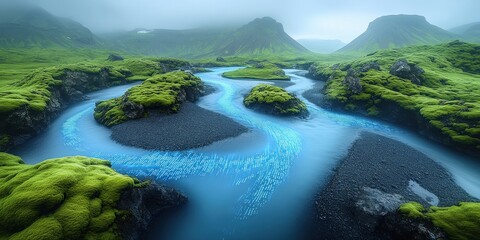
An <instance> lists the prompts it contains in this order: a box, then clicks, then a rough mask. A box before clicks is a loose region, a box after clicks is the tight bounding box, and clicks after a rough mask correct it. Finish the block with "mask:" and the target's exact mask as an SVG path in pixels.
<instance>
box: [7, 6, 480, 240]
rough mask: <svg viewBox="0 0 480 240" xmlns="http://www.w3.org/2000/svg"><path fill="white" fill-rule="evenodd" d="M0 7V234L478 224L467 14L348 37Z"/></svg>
mask: <svg viewBox="0 0 480 240" xmlns="http://www.w3.org/2000/svg"><path fill="white" fill-rule="evenodd" d="M0 12H1V13H2V14H1V16H0V223H1V224H0V239H159V238H160V239H186V240H195V239H285V240H287V239H405V238H409V239H432V238H433V239H436V238H438V239H476V236H478V235H479V234H480V233H479V232H478V229H480V222H479V221H478V219H479V217H480V203H479V199H480V171H478V170H479V169H480V161H479V157H480V105H479V104H480V45H479V42H478V36H479V35H478V31H476V30H477V25H478V23H477V22H475V23H466V24H465V25H461V26H459V27H456V28H452V29H450V30H444V29H442V28H440V27H438V26H435V25H433V24H431V23H430V22H429V21H427V18H425V17H423V16H420V15H403V14H401V15H388V16H381V17H377V18H376V19H375V20H373V21H372V22H371V23H370V24H369V26H368V28H367V30H366V31H365V32H364V33H363V34H361V35H360V36H358V37H357V38H355V39H354V40H352V41H351V42H350V43H348V44H345V43H343V42H342V41H340V40H322V39H320V38H309V37H307V38H298V39H299V40H298V41H297V40H295V38H293V37H291V36H290V35H289V34H288V33H287V29H291V28H287V27H284V25H283V24H282V23H280V22H279V21H277V20H275V19H274V18H272V17H261V18H254V19H253V20H251V21H244V22H243V23H242V24H238V23H237V24H236V25H227V24H225V26H224V27H218V26H217V27H213V26H212V27H208V28H206V27H197V28H189V29H162V28H136V29H134V30H116V31H110V32H105V33H95V32H94V31H91V30H90V29H89V28H87V27H85V26H83V25H82V24H80V23H79V22H76V21H74V20H71V19H68V18H63V17H57V16H56V15H54V14H52V13H50V12H49V11H47V10H45V9H44V8H41V7H37V6H30V5H26V6H23V5H18V6H15V5H12V6H8V7H5V8H2V9H1V10H0ZM138 27H142V26H138ZM325 39H329V38H325ZM332 39H333V38H332ZM319 52H321V53H319Z"/></svg>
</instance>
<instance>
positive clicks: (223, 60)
mask: <svg viewBox="0 0 480 240" xmlns="http://www.w3.org/2000/svg"><path fill="white" fill-rule="evenodd" d="M216 61H217V62H226V60H225V58H223V57H217V59H216Z"/></svg>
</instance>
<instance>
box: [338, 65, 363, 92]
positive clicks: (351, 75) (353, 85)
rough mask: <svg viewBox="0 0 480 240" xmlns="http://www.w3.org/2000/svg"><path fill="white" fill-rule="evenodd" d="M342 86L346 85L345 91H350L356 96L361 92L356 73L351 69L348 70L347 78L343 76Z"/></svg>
mask: <svg viewBox="0 0 480 240" xmlns="http://www.w3.org/2000/svg"><path fill="white" fill-rule="evenodd" d="M343 84H344V85H346V86H347V89H348V90H350V91H351V92H352V93H353V94H358V93H360V92H362V90H363V88H362V85H361V84H360V78H359V77H358V75H357V72H356V71H355V70H353V69H351V68H350V69H348V71H347V76H345V79H344V80H343Z"/></svg>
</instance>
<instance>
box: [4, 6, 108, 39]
mask: <svg viewBox="0 0 480 240" xmlns="http://www.w3.org/2000/svg"><path fill="white" fill-rule="evenodd" d="M99 44H100V42H99V40H98V39H97V38H96V36H95V35H94V34H93V33H92V32H91V31H90V30H89V29H88V28H86V27H84V26H82V25H81V24H80V23H78V22H75V21H73V20H70V19H66V18H60V17H56V16H54V15H52V14H50V13H49V12H47V11H46V10H44V9H42V8H39V7H31V6H30V7H23V6H12V7H7V8H2V9H1V10H0V47H1V48H14V47H58V46H60V47H95V46H98V45H99Z"/></svg>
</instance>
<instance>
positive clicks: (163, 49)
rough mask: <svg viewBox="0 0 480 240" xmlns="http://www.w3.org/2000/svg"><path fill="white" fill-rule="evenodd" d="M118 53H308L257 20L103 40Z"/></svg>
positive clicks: (276, 26)
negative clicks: (225, 25) (220, 26)
mask: <svg viewBox="0 0 480 240" xmlns="http://www.w3.org/2000/svg"><path fill="white" fill-rule="evenodd" d="M103 38H104V39H106V40H107V41H109V42H111V43H112V44H113V47H114V48H116V49H118V50H123V51H126V52H130V53H134V54H144V55H156V56H168V57H186V58H193V57H196V58H198V57H215V56H233V55H236V56H238V55H264V54H273V55H284V54H302V53H309V51H308V50H307V49H305V48H304V47H303V46H302V45H300V44H299V43H298V42H296V41H295V40H294V39H293V38H291V37H290V36H289V35H288V34H287V33H285V31H284V29H283V26H282V24H281V23H278V22H277V21H275V20H274V19H272V18H269V17H264V18H257V19H255V20H254V21H252V22H250V23H248V24H246V25H244V26H242V27H240V28H237V29H235V28H218V29H190V30H165V29H156V30H148V29H136V30H134V31H130V32H125V33H117V34H110V35H105V36H103Z"/></svg>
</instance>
